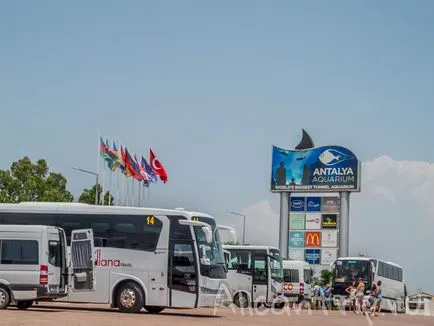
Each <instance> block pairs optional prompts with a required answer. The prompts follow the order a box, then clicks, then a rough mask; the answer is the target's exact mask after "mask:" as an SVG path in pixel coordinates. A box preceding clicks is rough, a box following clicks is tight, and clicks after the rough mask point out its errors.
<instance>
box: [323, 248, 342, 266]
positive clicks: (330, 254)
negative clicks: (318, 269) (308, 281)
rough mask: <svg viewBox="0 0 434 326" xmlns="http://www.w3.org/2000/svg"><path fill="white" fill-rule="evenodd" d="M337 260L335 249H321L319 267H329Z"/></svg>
mask: <svg viewBox="0 0 434 326" xmlns="http://www.w3.org/2000/svg"><path fill="white" fill-rule="evenodd" d="M337 258H338V250H337V249H323V250H322V253H321V265H330V264H331V263H333V262H334V261H335V260H336V259H337Z"/></svg>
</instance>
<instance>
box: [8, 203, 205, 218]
mask: <svg viewBox="0 0 434 326" xmlns="http://www.w3.org/2000/svg"><path fill="white" fill-rule="evenodd" d="M0 212H11V213H19V212H21V213H29V212H31V213H59V214H67V213H76V214H109V215H110V214H113V215H116V214H130V215H141V214H152V215H178V216H179V215H182V216H186V217H188V218H191V217H192V216H204V217H209V218H213V217H212V216H211V215H208V214H206V213H199V212H190V211H186V210H183V209H164V208H148V207H125V206H102V205H89V204H83V203H54V202H22V203H18V204H0Z"/></svg>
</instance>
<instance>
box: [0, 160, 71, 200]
mask: <svg viewBox="0 0 434 326" xmlns="http://www.w3.org/2000/svg"><path fill="white" fill-rule="evenodd" d="M66 183H67V180H66V178H65V177H64V176H63V175H62V174H60V173H55V172H49V169H48V165H47V162H46V161H45V160H43V159H40V160H38V161H37V162H36V163H32V161H31V160H30V158H28V157H27V156H25V157H23V158H22V159H20V160H18V161H16V162H13V163H12V165H11V168H10V169H9V170H0V203H19V202H24V201H37V202H48V201H50V202H72V200H73V196H72V194H71V193H70V192H69V191H68V190H66Z"/></svg>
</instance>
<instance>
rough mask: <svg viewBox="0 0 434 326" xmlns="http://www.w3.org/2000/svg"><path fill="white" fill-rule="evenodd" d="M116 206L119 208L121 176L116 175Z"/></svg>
mask: <svg viewBox="0 0 434 326" xmlns="http://www.w3.org/2000/svg"><path fill="white" fill-rule="evenodd" d="M118 169H119V171H120V168H119V167H118ZM116 206H119V174H117V175H116Z"/></svg>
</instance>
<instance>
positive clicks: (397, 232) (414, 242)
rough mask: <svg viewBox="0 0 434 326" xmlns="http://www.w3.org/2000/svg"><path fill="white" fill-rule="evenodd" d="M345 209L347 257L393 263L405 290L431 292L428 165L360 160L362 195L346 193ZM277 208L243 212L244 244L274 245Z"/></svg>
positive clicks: (432, 176)
mask: <svg viewBox="0 0 434 326" xmlns="http://www.w3.org/2000/svg"><path fill="white" fill-rule="evenodd" d="M350 205H351V207H350V214H351V216H350V254H358V253H359V252H366V253H367V254H369V255H372V256H377V257H381V258H383V259H387V260H391V261H395V262H397V263H399V264H401V265H402V266H403V267H404V269H405V271H406V272H407V283H408V286H409V288H410V290H413V291H415V290H416V289H418V288H421V289H424V290H425V291H431V292H434V283H433V281H432V279H431V274H432V271H433V270H434V259H433V258H434V254H433V253H434V233H433V230H434V164H430V163H427V162H418V161H396V160H394V159H392V158H390V157H388V156H385V155H384V156H381V157H378V158H377V159H374V160H372V161H367V162H364V163H363V164H362V191H361V193H354V194H352V195H351V203H350ZM278 210H279V207H278V206H277V207H275V209H273V208H272V207H271V206H270V203H269V202H268V201H261V202H259V203H256V204H253V205H250V206H249V207H247V208H245V209H244V210H243V213H246V214H247V216H248V223H247V230H246V240H247V242H248V243H255V244H269V245H275V246H277V245H278V228H279V219H278ZM241 225H242V224H241ZM237 230H241V229H240V228H239V224H238V225H237ZM241 236H242V235H241V232H239V233H238V238H239V239H240V240H241Z"/></svg>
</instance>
